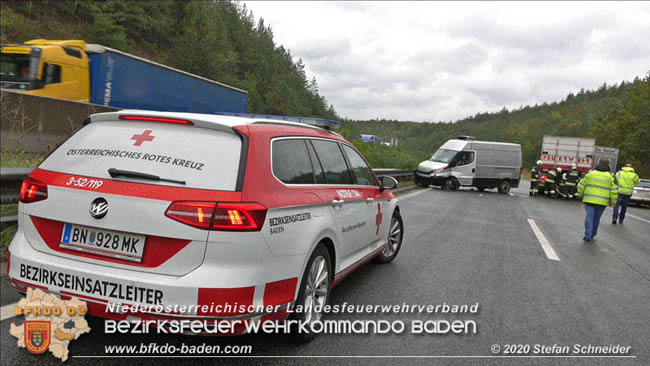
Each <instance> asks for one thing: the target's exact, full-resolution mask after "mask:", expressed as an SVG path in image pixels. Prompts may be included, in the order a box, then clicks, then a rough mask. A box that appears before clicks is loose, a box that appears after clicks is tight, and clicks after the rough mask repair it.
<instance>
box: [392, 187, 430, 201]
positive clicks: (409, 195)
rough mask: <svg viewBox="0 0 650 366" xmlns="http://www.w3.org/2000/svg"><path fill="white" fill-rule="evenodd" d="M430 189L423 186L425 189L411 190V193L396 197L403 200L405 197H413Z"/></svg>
mask: <svg viewBox="0 0 650 366" xmlns="http://www.w3.org/2000/svg"><path fill="white" fill-rule="evenodd" d="M430 190H431V188H425V189H421V190H419V191H417V192H413V193H409V194H405V195H403V196H397V198H398V199H399V200H404V199H407V198H411V197H413V196H417V195H418V194H420V193H424V192H428V191H430Z"/></svg>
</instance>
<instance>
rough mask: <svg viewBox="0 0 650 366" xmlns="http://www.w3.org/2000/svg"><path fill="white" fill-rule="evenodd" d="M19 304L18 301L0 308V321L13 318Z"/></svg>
mask: <svg viewBox="0 0 650 366" xmlns="http://www.w3.org/2000/svg"><path fill="white" fill-rule="evenodd" d="M15 306H18V303H15V304H9V305H5V306H3V307H1V308H0V321H5V320H6V319H9V318H13V317H14V316H15V315H14V307H15Z"/></svg>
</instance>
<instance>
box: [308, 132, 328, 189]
mask: <svg viewBox="0 0 650 366" xmlns="http://www.w3.org/2000/svg"><path fill="white" fill-rule="evenodd" d="M305 142H306V143H307V150H309V157H310V158H311V165H312V167H314V176H315V177H316V183H318V184H325V183H327V180H325V173H323V166H322V165H321V163H320V160H318V156H317V155H316V151H315V150H314V146H313V145H312V144H311V141H309V140H305Z"/></svg>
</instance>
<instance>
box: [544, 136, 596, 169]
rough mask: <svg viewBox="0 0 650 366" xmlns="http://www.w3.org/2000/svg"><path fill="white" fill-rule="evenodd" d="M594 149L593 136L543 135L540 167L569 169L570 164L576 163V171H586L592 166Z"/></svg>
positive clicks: (594, 141)
mask: <svg viewBox="0 0 650 366" xmlns="http://www.w3.org/2000/svg"><path fill="white" fill-rule="evenodd" d="M595 151H596V140H595V139H593V138H583V137H563V136H544V139H543V140H542V152H541V154H540V160H541V161H542V169H551V168H555V167H561V168H562V169H571V164H573V163H576V165H577V166H578V171H580V172H586V171H588V170H590V169H592V168H593V166H594V155H595Z"/></svg>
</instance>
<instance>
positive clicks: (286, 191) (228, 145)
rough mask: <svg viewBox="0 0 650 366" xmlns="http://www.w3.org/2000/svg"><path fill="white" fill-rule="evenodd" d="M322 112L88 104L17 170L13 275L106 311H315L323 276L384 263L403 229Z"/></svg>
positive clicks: (378, 185) (329, 282) (389, 181)
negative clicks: (97, 109)
mask: <svg viewBox="0 0 650 366" xmlns="http://www.w3.org/2000/svg"><path fill="white" fill-rule="evenodd" d="M330 122H333V121H330ZM328 123H329V122H328V121H317V124H321V126H320V127H319V126H314V125H308V124H303V123H296V122H288V121H282V120H270V119H262V118H246V117H234V116H218V115H201V114H191V113H167V112H153V111H129V110H124V111H120V112H114V113H100V114H94V115H92V116H91V117H90V118H89V120H88V121H87V123H85V124H84V126H83V127H82V128H80V129H79V130H78V131H77V132H76V133H74V134H73V135H72V136H71V137H70V138H69V139H68V140H67V141H65V142H64V143H63V144H62V145H60V146H59V147H58V148H57V149H56V150H55V151H54V152H53V153H52V154H51V155H50V156H49V157H48V158H47V159H45V161H44V162H43V163H42V164H41V165H40V166H39V167H38V168H37V169H35V170H34V171H33V172H32V173H31V174H30V175H29V177H28V178H27V179H26V180H25V181H24V182H23V186H22V190H21V197H20V202H21V203H20V204H19V215H18V219H19V230H18V233H17V234H16V236H15V238H14V239H13V241H12V243H11V246H10V247H9V252H10V264H9V269H8V272H9V276H10V278H11V281H12V283H13V284H14V286H15V287H16V288H17V289H18V290H20V291H26V289H27V288H40V289H43V290H45V291H48V292H52V293H56V294H59V295H61V296H64V297H79V298H81V299H83V300H85V301H87V302H88V307H89V313H90V314H93V315H98V316H102V317H106V318H112V319H130V320H133V318H135V319H169V318H172V319H180V318H183V319H187V318H190V319H203V320H210V319H218V320H224V321H227V320H229V319H240V320H241V319H244V320H246V321H250V320H253V319H255V320H257V319H261V320H266V319H274V320H280V319H284V318H286V317H287V315H288V314H289V311H288V309H292V308H295V307H296V305H302V307H303V308H304V309H305V311H301V312H291V316H292V317H296V318H297V319H299V320H301V321H308V322H309V321H314V320H318V319H320V317H321V316H322V312H321V311H320V310H319V307H317V306H315V305H324V304H326V303H327V301H328V298H329V295H330V289H331V287H333V286H334V285H335V284H336V283H337V282H339V281H340V280H342V279H343V278H344V277H345V276H347V275H348V274H349V273H350V272H351V271H353V270H354V269H355V268H356V267H358V266H359V265H361V264H363V263H365V262H368V261H369V260H371V259H375V261H377V262H384V263H386V262H390V261H392V260H393V259H394V258H395V256H396V255H397V253H398V252H399V250H400V246H401V243H402V235H403V224H402V219H401V217H400V213H399V207H398V205H397V199H396V198H395V196H394V195H393V194H392V193H391V191H390V189H393V188H394V187H395V186H396V184H397V182H396V181H395V180H394V179H393V178H391V177H382V179H381V180H378V179H377V177H375V175H374V174H373V172H372V171H371V170H370V168H369V167H368V164H367V163H366V161H365V160H364V158H363V157H362V156H361V155H360V154H359V152H358V151H357V150H356V149H355V148H354V147H353V146H352V145H351V144H350V143H348V142H347V141H346V140H345V139H343V138H342V137H341V136H339V135H338V134H336V133H333V132H330V131H329V130H328V129H326V128H321V127H323V126H328ZM109 303H110V304H121V305H127V307H129V309H138V307H141V308H140V310H133V311H126V312H122V313H119V312H117V313H115V312H109V311H107V309H106V305H107V304H109ZM226 305H229V306H226ZM142 306H144V309H147V310H142ZM271 307H273V311H269V310H262V311H259V309H270V308H271ZM152 309H163V310H161V311H155V310H152ZM179 309H181V310H179ZM240 330H241V329H240Z"/></svg>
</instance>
